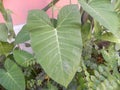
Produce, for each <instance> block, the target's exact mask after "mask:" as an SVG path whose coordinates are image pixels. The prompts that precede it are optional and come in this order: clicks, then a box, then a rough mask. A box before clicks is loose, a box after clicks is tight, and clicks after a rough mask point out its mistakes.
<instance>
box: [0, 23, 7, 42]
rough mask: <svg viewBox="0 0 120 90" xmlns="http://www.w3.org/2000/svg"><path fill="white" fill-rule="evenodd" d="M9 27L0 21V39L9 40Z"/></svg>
mask: <svg viewBox="0 0 120 90" xmlns="http://www.w3.org/2000/svg"><path fill="white" fill-rule="evenodd" d="M7 38H8V29H7V26H6V25H5V24H4V23H0V41H4V42H7Z"/></svg>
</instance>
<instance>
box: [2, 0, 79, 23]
mask: <svg viewBox="0 0 120 90" xmlns="http://www.w3.org/2000/svg"><path fill="white" fill-rule="evenodd" d="M3 1H4V5H5V8H6V9H10V10H11V11H12V12H13V13H12V19H13V23H14V25H17V24H23V23H25V22H26V19H27V13H28V11H29V10H31V9H42V8H43V7H45V6H46V5H47V4H48V3H49V2H51V1H52V0H3ZM71 1H72V4H76V3H77V0H71ZM69 2H70V0H60V1H59V2H58V3H57V4H56V5H55V8H54V10H55V13H54V14H55V17H56V16H57V13H58V11H59V9H60V8H61V7H63V6H64V5H67V4H70V3H69ZM47 13H48V15H49V16H50V17H51V15H52V13H51V9H49V10H48V11H47ZM0 22H3V19H2V16H1V15H0Z"/></svg>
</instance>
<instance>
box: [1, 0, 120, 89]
mask: <svg viewBox="0 0 120 90" xmlns="http://www.w3.org/2000/svg"><path fill="white" fill-rule="evenodd" d="M54 1H55V0H54ZM57 1H59V0H57ZM78 2H79V4H80V9H79V7H78V5H74V4H70V5H66V6H64V7H63V8H62V9H61V10H60V11H59V14H58V16H57V19H55V18H53V17H52V18H49V16H48V15H47V14H46V13H45V11H43V10H44V9H43V10H31V11H29V13H28V18H27V22H26V24H25V25H24V26H23V28H22V29H21V31H20V32H19V33H18V35H17V36H15V34H14V31H13V25H12V20H11V16H10V13H9V12H8V10H5V8H4V6H3V2H2V0H1V1H0V12H1V13H2V15H3V17H4V19H5V21H6V22H5V23H1V24H0V85H1V86H0V89H1V90H101V89H102V90H107V89H108V90H119V88H120V57H119V53H120V45H119V43H120V37H119V33H120V32H119V30H120V0H78ZM26 41H30V44H28V43H26ZM21 43H24V44H25V45H27V46H28V45H29V46H30V47H31V48H32V50H33V53H32V54H30V53H28V52H26V51H24V50H21V49H20V47H19V44H21Z"/></svg>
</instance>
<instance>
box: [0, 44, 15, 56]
mask: <svg viewBox="0 0 120 90" xmlns="http://www.w3.org/2000/svg"><path fill="white" fill-rule="evenodd" d="M13 47H14V45H13V44H12V43H11V44H10V43H7V42H0V55H2V54H4V55H6V56H7V55H8V54H9V53H10V52H11V51H12V50H13Z"/></svg>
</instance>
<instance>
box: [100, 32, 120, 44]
mask: <svg viewBox="0 0 120 90" xmlns="http://www.w3.org/2000/svg"><path fill="white" fill-rule="evenodd" d="M100 39H101V40H105V41H110V42H115V43H120V39H119V38H117V37H116V36H115V35H113V34H112V33H110V32H106V33H104V34H103V35H101V37H100Z"/></svg>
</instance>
